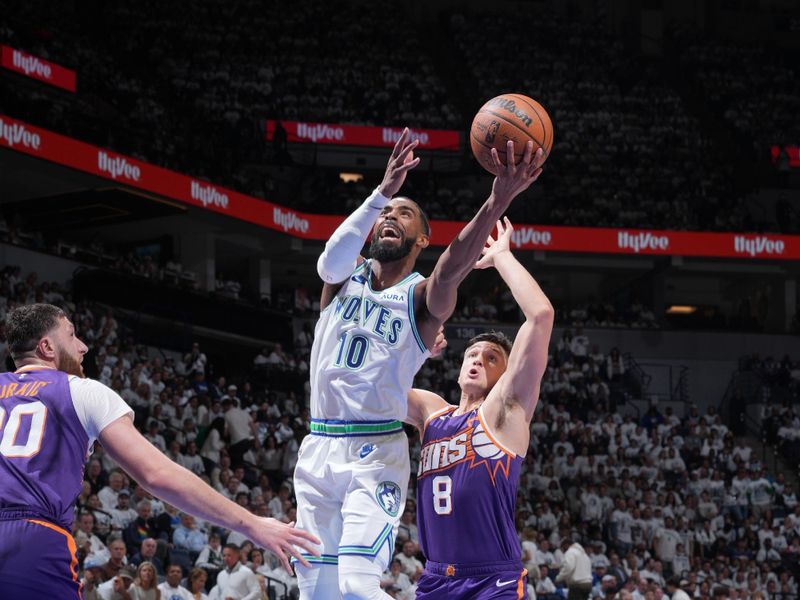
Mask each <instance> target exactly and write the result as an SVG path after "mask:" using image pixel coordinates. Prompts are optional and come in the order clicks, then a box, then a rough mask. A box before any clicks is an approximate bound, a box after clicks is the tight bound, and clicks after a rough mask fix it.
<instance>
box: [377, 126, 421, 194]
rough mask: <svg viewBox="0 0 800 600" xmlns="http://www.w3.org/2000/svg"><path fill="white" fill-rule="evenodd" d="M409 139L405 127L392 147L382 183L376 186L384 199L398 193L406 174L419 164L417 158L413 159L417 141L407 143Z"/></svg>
mask: <svg viewBox="0 0 800 600" xmlns="http://www.w3.org/2000/svg"><path fill="white" fill-rule="evenodd" d="M409 137H411V135H410V132H409V130H408V127H406V128H405V129H403V133H402V134H400V137H399V138H398V140H397V143H396V144H395V145H394V149H393V150H392V155H391V156H390V157H389V164H387V165H386V173H385V174H384V176H383V181H382V182H381V184H380V186H378V191H379V192H380V193H381V195H383V196H385V197H386V198H391V197H392V196H394V195H395V194H396V193H397V192H399V191H400V188H401V187H402V186H403V182H404V181H405V180H406V175H407V174H408V172H409V171H410V170H411V169H413V168H414V167H416V166H417V165H418V164H419V158H414V148H416V147H417V146H418V145H419V140H411V141H408V138H409Z"/></svg>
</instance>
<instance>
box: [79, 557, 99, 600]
mask: <svg viewBox="0 0 800 600" xmlns="http://www.w3.org/2000/svg"><path fill="white" fill-rule="evenodd" d="M102 568H103V565H102V563H101V562H100V561H99V560H97V559H96V558H89V559H87V560H85V561H84V563H83V577H82V578H81V591H82V592H83V600H99V598H100V596H99V594H98V591H97V588H98V587H99V586H100V584H101V583H102V582H103V577H102Z"/></svg>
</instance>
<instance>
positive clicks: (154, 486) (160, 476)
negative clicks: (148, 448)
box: [135, 465, 171, 496]
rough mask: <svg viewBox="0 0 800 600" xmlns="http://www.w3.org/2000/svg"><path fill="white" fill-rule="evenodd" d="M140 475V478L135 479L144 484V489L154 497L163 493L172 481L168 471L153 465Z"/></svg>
mask: <svg viewBox="0 0 800 600" xmlns="http://www.w3.org/2000/svg"><path fill="white" fill-rule="evenodd" d="M138 475H139V476H138V477H136V478H135V479H136V481H138V482H139V483H140V484H142V486H143V487H144V489H146V490H147V491H148V492H150V493H151V494H153V495H154V496H157V495H159V494H161V493H163V490H164V489H165V488H166V487H167V485H168V484H169V482H170V481H171V478H170V476H169V474H168V473H167V472H166V469H163V468H161V467H160V466H156V465H153V466H151V467H150V468H144V469H142V470H141V472H140V473H139V474H138Z"/></svg>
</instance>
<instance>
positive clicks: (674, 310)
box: [667, 304, 697, 315]
mask: <svg viewBox="0 0 800 600" xmlns="http://www.w3.org/2000/svg"><path fill="white" fill-rule="evenodd" d="M695 312H697V307H696V306H689V305H686V304H673V305H672V306H669V307H668V308H667V314H668V315H691V314H693V313H695Z"/></svg>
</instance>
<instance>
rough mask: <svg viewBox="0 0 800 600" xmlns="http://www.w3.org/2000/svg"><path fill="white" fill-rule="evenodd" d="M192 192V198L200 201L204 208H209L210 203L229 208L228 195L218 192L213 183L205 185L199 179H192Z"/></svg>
mask: <svg viewBox="0 0 800 600" xmlns="http://www.w3.org/2000/svg"><path fill="white" fill-rule="evenodd" d="M190 194H191V196H192V200H197V201H199V202H200V203H201V204H202V205H203V208H207V207H208V205H209V204H211V205H213V206H218V207H219V208H228V202H229V200H228V195H227V194H222V193H220V192H218V191H217V188H215V187H214V186H213V185H203V184H202V183H200V182H199V181H194V180H192V188H191V192H190Z"/></svg>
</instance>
